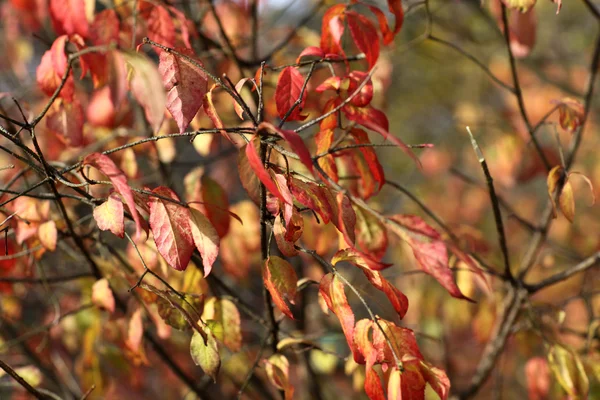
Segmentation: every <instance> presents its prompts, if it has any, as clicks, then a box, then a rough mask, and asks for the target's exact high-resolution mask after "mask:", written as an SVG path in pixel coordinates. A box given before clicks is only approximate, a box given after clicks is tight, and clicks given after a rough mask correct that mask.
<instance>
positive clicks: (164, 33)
mask: <svg viewBox="0 0 600 400" xmlns="http://www.w3.org/2000/svg"><path fill="white" fill-rule="evenodd" d="M142 15H144V16H146V18H147V19H146V20H147V22H148V37H149V38H150V39H151V40H153V41H154V42H157V43H160V44H162V45H164V46H167V47H175V24H174V23H173V18H171V15H170V14H169V11H168V10H167V9H166V8H165V7H163V6H162V5H154V6H153V7H152V9H151V10H150V12H149V13H142ZM156 51H157V52H159V53H162V52H163V51H162V50H161V49H157V50H156Z"/></svg>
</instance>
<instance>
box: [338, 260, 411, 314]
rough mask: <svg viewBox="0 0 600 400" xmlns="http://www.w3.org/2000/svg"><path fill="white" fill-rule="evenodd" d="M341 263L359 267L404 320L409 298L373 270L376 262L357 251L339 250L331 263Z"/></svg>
mask: <svg viewBox="0 0 600 400" xmlns="http://www.w3.org/2000/svg"><path fill="white" fill-rule="evenodd" d="M340 261H348V262H350V263H352V264H354V265H356V266H357V267H359V268H360V269H361V270H362V271H363V273H364V274H365V276H366V277H367V279H368V280H369V282H371V284H372V285H373V286H374V287H375V288H376V289H377V290H381V291H382V292H383V293H384V294H385V295H386V297H387V298H388V300H389V301H390V303H391V304H392V306H393V307H394V310H396V312H397V313H398V315H399V316H400V318H404V316H405V315H406V311H407V310H408V298H407V297H406V296H405V295H404V293H402V292H401V291H399V290H398V289H396V287H394V285H392V284H391V283H390V282H389V281H388V280H387V279H385V278H384V277H383V275H382V274H381V272H379V271H377V270H373V269H372V268H371V266H372V265H373V264H374V262H373V261H374V260H372V261H371V262H369V260H368V257H367V256H366V255H364V254H360V253H359V252H358V251H357V250H353V249H343V250H339V251H338V252H337V253H336V254H335V255H334V256H333V259H332V260H331V263H332V264H333V265H336V264H337V263H338V262H340Z"/></svg>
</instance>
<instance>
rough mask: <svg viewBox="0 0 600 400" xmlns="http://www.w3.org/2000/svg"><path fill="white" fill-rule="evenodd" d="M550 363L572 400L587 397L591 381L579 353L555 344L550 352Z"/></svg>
mask: <svg viewBox="0 0 600 400" xmlns="http://www.w3.org/2000/svg"><path fill="white" fill-rule="evenodd" d="M548 363H549V364H550V369H551V370H552V373H553V374H554V376H555V377H556V380H557V381H558V383H560V386H562V388H563V389H564V390H565V392H567V394H568V395H569V396H570V397H571V399H572V400H575V399H587V395H588V392H589V386H590V383H589V380H588V377H587V375H586V373H585V370H584V369H583V364H582V363H581V360H580V359H579V356H578V355H577V353H575V352H574V351H572V350H570V349H567V348H565V347H563V346H560V345H554V346H552V347H551V348H550V352H549V353H548Z"/></svg>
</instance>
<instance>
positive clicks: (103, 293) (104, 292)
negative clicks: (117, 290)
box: [92, 278, 115, 313]
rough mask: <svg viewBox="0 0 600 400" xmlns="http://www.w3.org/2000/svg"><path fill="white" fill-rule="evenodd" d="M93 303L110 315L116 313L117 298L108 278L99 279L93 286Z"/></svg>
mask: <svg viewBox="0 0 600 400" xmlns="http://www.w3.org/2000/svg"><path fill="white" fill-rule="evenodd" d="M92 303H93V304H94V305H95V306H96V307H99V308H103V309H105V310H106V311H108V312H110V313H114V312H115V298H114V296H113V292H112V290H110V286H109V284H108V280H107V279H106V278H103V279H99V280H97V281H96V282H94V284H93V285H92Z"/></svg>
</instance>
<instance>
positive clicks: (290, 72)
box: [275, 67, 307, 121]
mask: <svg viewBox="0 0 600 400" xmlns="http://www.w3.org/2000/svg"><path fill="white" fill-rule="evenodd" d="M303 84H304V77H303V76H302V74H301V73H300V71H298V69H297V68H294V67H287V68H285V69H284V70H283V71H281V74H279V79H277V86H276V87H275V103H276V105H277V113H278V114H279V118H281V119H283V117H284V116H285V115H286V114H287V113H288V112H289V111H290V110H291V109H292V107H293V106H294V104H295V103H296V101H297V100H298V99H300V103H299V104H298V105H297V106H296V107H295V108H294V110H293V111H292V112H291V113H290V115H289V116H288V117H287V121H302V120H304V119H306V116H303V115H301V114H300V113H301V112H302V108H303V107H304V102H305V101H306V94H307V93H306V91H304V93H302V86H303ZM300 94H302V97H300Z"/></svg>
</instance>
